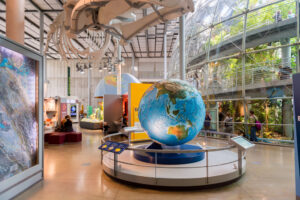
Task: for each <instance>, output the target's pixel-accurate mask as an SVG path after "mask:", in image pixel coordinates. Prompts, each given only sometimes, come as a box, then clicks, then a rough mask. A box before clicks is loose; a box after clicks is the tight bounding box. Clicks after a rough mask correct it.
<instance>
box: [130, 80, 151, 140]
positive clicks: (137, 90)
mask: <svg viewBox="0 0 300 200" xmlns="http://www.w3.org/2000/svg"><path fill="white" fill-rule="evenodd" d="M151 85H152V84H144V83H131V84H130V85H129V94H128V111H129V112H128V120H129V121H128V124H130V126H141V125H140V120H139V117H138V108H139V105H140V101H141V99H142V97H143V95H144V93H145V92H146V91H147V90H148V88H149V87H150V86H151ZM140 139H149V137H148V135H147V134H146V132H143V133H132V134H131V140H140Z"/></svg>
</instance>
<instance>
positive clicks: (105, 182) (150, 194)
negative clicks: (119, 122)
mask: <svg viewBox="0 0 300 200" xmlns="http://www.w3.org/2000/svg"><path fill="white" fill-rule="evenodd" d="M82 132H83V140H82V143H76V144H64V145H45V179H44V181H42V182H39V183H37V184H36V185H34V186H33V187H31V188H30V189H28V190H27V191H25V192H24V193H22V194H20V195H19V196H17V197H16V198H15V199H18V200H21V199H22V200H23V199H34V200H43V199H51V200H60V199H61V200H65V199H67V200H68V199H72V200H73V199H74V200H77V199H80V200H81V199H82V200H89V199H91V200H93V199H95V200H96V199H97V200H102V199H105V200H122V199H124V200H148V199H149V200H156V199H159V200H169V199H170V200H194V199H195V200H202V199H203V200H204V199H205V200H219V199H220V200H236V199H241V200H246V199H249V200H289V199H295V184H294V181H295V180H294V152H293V151H294V149H293V148H289V147H276V146H266V145H256V147H255V148H254V149H252V150H250V151H249V152H248V153H247V172H246V174H245V175H244V176H243V177H242V178H241V179H240V180H238V181H237V182H235V183H233V184H231V185H227V186H223V187H218V188H214V189H199V188H198V189H192V190H166V189H153V188H151V189H149V188H143V187H138V186H134V185H130V184H124V183H120V182H118V181H115V180H112V179H111V178H109V177H107V176H106V175H105V174H104V173H103V172H102V169H101V164H100V153H99V151H98V149H97V147H98V146H99V144H100V137H101V134H100V133H99V132H98V131H86V130H82Z"/></svg>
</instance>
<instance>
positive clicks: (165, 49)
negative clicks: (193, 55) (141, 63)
mask: <svg viewBox="0 0 300 200" xmlns="http://www.w3.org/2000/svg"><path fill="white" fill-rule="evenodd" d="M165 26H166V25H165ZM167 61H168V60H167V32H166V31H165V32H164V79H167V77H168V76H167V67H168V66H167Z"/></svg>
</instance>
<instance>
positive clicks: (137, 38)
mask: <svg viewBox="0 0 300 200" xmlns="http://www.w3.org/2000/svg"><path fill="white" fill-rule="evenodd" d="M136 40H137V42H138V46H139V50H140V51H139V53H140V55H141V57H143V55H142V53H141V52H142V50H141V46H140V40H139V37H136Z"/></svg>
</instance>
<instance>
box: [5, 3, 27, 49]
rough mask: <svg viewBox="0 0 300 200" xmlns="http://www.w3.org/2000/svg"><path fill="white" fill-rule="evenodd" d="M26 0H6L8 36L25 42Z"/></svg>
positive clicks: (22, 42)
mask: <svg viewBox="0 0 300 200" xmlns="http://www.w3.org/2000/svg"><path fill="white" fill-rule="evenodd" d="M24 18H25V0H9V1H6V36H7V37H8V38H9V39H11V40H14V41H16V42H18V43H20V44H24Z"/></svg>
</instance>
